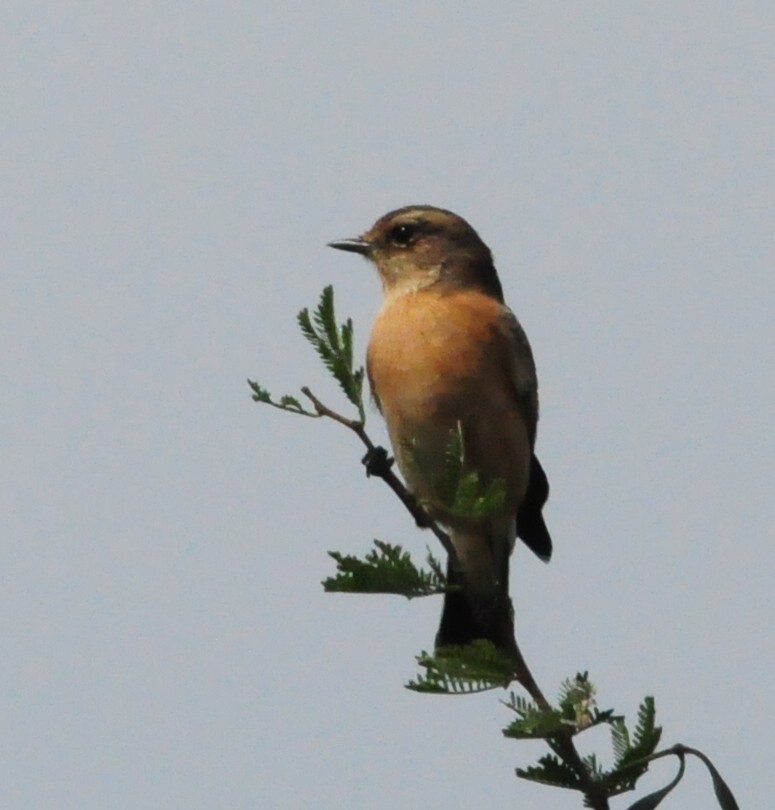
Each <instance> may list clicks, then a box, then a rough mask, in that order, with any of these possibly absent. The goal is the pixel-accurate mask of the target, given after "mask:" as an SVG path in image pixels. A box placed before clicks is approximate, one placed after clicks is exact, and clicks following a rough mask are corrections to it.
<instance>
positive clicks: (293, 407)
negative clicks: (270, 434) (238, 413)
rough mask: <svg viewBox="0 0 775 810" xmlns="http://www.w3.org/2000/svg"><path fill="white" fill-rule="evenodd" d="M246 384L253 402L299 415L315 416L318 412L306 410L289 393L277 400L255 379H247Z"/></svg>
mask: <svg viewBox="0 0 775 810" xmlns="http://www.w3.org/2000/svg"><path fill="white" fill-rule="evenodd" d="M248 385H249V386H250V387H251V389H252V391H253V400H254V401H255V402H262V403H264V404H265V405H271V406H272V407H273V408H279V409H280V410H281V411H288V412H289V413H296V414H300V415H301V416H311V417H313V418H317V416H318V414H316V413H314V412H313V411H308V410H306V409H305V408H303V407H302V404H301V403H300V402H299V400H298V399H296V397H292V396H291V395H290V394H285V395H284V396H282V397H280V399H279V400H274V399H272V395H271V394H270V393H269V391H267V390H266V388H264V387H262V386H261V385H259V384H258V383H257V382H256V381H255V380H248Z"/></svg>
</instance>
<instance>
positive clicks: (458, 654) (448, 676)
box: [406, 639, 514, 695]
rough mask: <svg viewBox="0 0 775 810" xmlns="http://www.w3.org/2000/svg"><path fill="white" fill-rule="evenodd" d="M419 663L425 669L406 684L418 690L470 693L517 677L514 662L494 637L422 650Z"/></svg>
mask: <svg viewBox="0 0 775 810" xmlns="http://www.w3.org/2000/svg"><path fill="white" fill-rule="evenodd" d="M417 663H418V664H419V665H420V666H421V667H422V669H423V670H424V672H421V673H420V674H418V675H417V677H416V678H414V679H413V680H411V681H409V682H408V683H407V684H406V688H407V689H411V690H413V691H415V692H432V693H434V694H442V695H470V694H473V693H474V692H485V691H487V690H489V689H497V688H501V687H503V686H505V685H506V684H508V683H510V682H511V681H512V680H513V678H514V664H513V662H512V661H511V660H510V659H509V658H508V656H506V655H504V653H503V652H501V651H500V650H499V649H498V648H497V647H496V646H495V645H494V644H493V643H492V642H491V641H486V640H484V639H478V640H476V641H474V642H472V643H471V644H466V645H465V646H449V647H439V648H437V650H436V654H435V655H430V654H429V653H426V652H423V653H421V654H420V655H419V656H417Z"/></svg>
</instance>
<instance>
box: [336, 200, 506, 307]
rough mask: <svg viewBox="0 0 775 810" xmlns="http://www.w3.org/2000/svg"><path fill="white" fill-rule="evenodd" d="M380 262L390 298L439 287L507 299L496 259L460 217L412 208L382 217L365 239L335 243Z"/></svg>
mask: <svg viewBox="0 0 775 810" xmlns="http://www.w3.org/2000/svg"><path fill="white" fill-rule="evenodd" d="M329 246H330V247H333V248H337V249H338V250H347V251H350V252H352V253H360V254H361V255H362V256H365V257H366V258H367V259H369V260H370V261H372V262H374V264H375V265H376V267H377V270H378V272H379V275H380V279H381V280H382V286H383V289H384V291H385V295H387V296H397V295H403V294H405V293H408V292H416V291H417V290H421V289H423V288H425V287H429V286H431V285H433V284H442V285H444V286H449V287H451V288H456V287H457V288H459V287H476V288H479V289H481V290H482V291H483V292H485V293H487V294H489V295H492V296H494V297H496V298H498V300H503V293H502V291H501V286H500V282H499V281H498V276H497V273H496V272H495V267H494V266H493V261H492V254H491V253H490V250H489V248H488V247H487V245H485V244H484V242H482V240H481V239H480V238H479V235H478V234H477V232H476V231H475V230H474V229H473V228H472V227H471V226H470V225H469V224H468V223H467V222H466V221H465V220H464V219H463V218H462V217H459V216H458V215H457V214H453V213H452V212H451V211H446V210H444V209H443V208H434V207H432V206H429V205H411V206H407V207H405V208H399V209H398V210H396V211H391V212H390V213H388V214H385V215H384V216H383V217H380V219H378V220H377V221H376V222H375V223H374V225H373V226H372V227H371V228H370V229H369V230H368V231H367V232H366V233H365V234H363V236H360V237H357V238H355V239H341V240H338V241H336V242H329Z"/></svg>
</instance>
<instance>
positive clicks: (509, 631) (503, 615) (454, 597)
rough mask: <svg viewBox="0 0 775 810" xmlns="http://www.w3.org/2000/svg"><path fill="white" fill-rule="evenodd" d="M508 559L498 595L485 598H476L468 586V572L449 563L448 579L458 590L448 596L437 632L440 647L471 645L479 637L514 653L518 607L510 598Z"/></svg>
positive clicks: (448, 593) (509, 652) (445, 596)
mask: <svg viewBox="0 0 775 810" xmlns="http://www.w3.org/2000/svg"><path fill="white" fill-rule="evenodd" d="M508 565H509V563H508V558H507V559H506V560H505V566H504V568H505V573H504V574H503V576H502V578H501V579H500V582H499V587H498V592H497V594H495V595H493V596H491V597H489V598H487V600H486V601H485V600H483V599H481V597H480V598H476V597H472V596H471V594H470V593H469V592H467V589H466V581H465V574H463V573H462V572H461V571H458V570H456V569H453V567H452V566H451V565H450V564H449V563H448V564H447V580H448V582H449V584H450V585H457V586H459V589H458V590H454V591H449V592H447V593H446V594H445V595H444V609H443V611H442V614H441V624H440V625H439V631H438V633H437V634H436V646H437V647H446V646H448V645H452V644H455V645H462V644H470V643H471V642H472V641H475V640H476V639H480V638H481V639H486V640H487V641H491V642H492V643H493V644H494V645H495V646H496V647H498V648H499V649H501V650H503V651H504V652H505V653H507V654H509V655H511V654H512V650H513V649H514V647H515V641H514V610H513V608H512V606H511V599H510V597H509V575H508Z"/></svg>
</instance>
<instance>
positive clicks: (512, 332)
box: [496, 306, 538, 447]
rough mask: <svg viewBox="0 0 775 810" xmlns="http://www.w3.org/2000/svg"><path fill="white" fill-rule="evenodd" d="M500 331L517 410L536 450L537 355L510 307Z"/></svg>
mask: <svg viewBox="0 0 775 810" xmlns="http://www.w3.org/2000/svg"><path fill="white" fill-rule="evenodd" d="M496 329H497V332H498V340H499V342H500V344H501V348H502V351H501V356H502V357H503V358H504V362H505V363H506V364H507V369H506V372H507V379H509V380H511V381H512V385H513V391H514V398H515V402H516V406H517V411H518V412H519V415H520V416H521V417H522V419H523V420H524V422H525V426H526V427H527V432H528V436H529V437H530V446H531V447H532V446H533V445H534V444H535V438H536V428H537V426H538V379H537V377H536V367H535V362H534V360H533V352H532V351H531V349H530V343H529V342H528V339H527V335H526V334H525V330H524V329H523V328H522V326H521V325H520V323H519V321H518V320H517V319H516V318H515V317H514V313H513V312H512V311H511V310H510V309H509V308H508V307H506V306H504V307H503V310H502V313H501V316H500V319H499V320H498V323H497V327H496Z"/></svg>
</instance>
